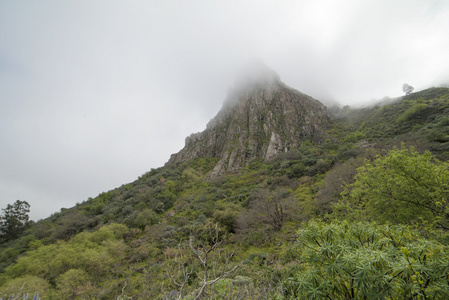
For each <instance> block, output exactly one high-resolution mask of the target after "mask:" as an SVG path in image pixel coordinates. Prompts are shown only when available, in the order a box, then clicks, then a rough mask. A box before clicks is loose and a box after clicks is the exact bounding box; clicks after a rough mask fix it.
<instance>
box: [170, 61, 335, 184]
mask: <svg viewBox="0 0 449 300" xmlns="http://www.w3.org/2000/svg"><path fill="white" fill-rule="evenodd" d="M254 70H256V71H254ZM248 75H249V76H248ZM328 122H329V116H328V113H327V109H326V107H325V106H324V105H323V104H321V103H320V102H319V101H318V100H315V99H313V98H312V97H310V96H307V95H305V94H303V93H301V92H299V91H296V90H294V89H292V88H290V87H288V86H286V85H285V84H284V83H282V82H281V80H280V79H279V76H278V75H277V74H276V73H275V72H274V71H271V70H269V69H267V68H259V71H257V68H256V69H255V68H252V69H251V73H249V74H247V75H245V79H244V80H240V81H239V83H238V84H236V87H235V88H234V90H233V91H231V92H230V93H229V95H228V97H227V99H226V100H225V102H224V104H223V107H222V109H221V110H220V111H219V112H218V114H217V115H216V116H215V117H214V118H213V119H212V120H211V121H210V122H209V123H208V124H207V127H206V130H204V131H203V132H201V133H194V134H191V135H190V136H189V137H187V138H186V141H185V147H184V148H183V149H182V150H181V151H180V152H178V153H176V154H173V155H172V156H171V157H170V160H169V162H168V163H174V162H180V161H187V160H190V159H193V158H197V157H218V158H220V160H219V162H218V163H217V165H216V166H215V168H214V170H213V171H212V172H211V174H209V177H210V178H214V177H217V176H220V175H223V174H225V173H227V172H236V171H239V170H240V169H241V168H242V167H244V166H246V165H247V164H248V163H250V162H251V161H252V160H254V159H257V158H262V159H264V160H270V159H272V158H274V157H276V156H277V155H278V154H279V153H282V152H287V151H290V150H291V149H294V148H297V147H299V146H300V145H301V143H303V142H305V141H311V142H314V143H321V142H322V141H323V140H324V139H325V137H326V134H325V131H324V127H325V126H326V125H327V124H328Z"/></svg>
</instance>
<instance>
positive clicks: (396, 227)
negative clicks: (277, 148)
mask: <svg viewBox="0 0 449 300" xmlns="http://www.w3.org/2000/svg"><path fill="white" fill-rule="evenodd" d="M448 112H449V90H448V89H440V88H433V89H429V90H426V91H422V92H418V93H411V94H409V95H407V96H405V97H404V98H403V99H402V100H401V101H396V102H394V103H392V104H389V105H385V106H383V107H373V108H366V109H361V110H354V109H351V108H349V107H346V108H344V109H343V110H341V111H340V112H337V113H336V114H335V117H334V118H333V121H332V122H333V124H332V126H331V127H330V128H329V130H328V137H327V140H326V141H325V142H323V143H322V144H313V143H311V142H309V141H305V142H304V143H303V144H302V145H300V146H299V147H297V148H296V149H291V150H290V151H289V152H286V153H282V154H280V155H278V156H277V157H276V158H274V159H273V160H271V161H263V160H254V161H252V162H251V163H250V164H248V165H247V166H246V167H245V168H244V169H242V170H241V171H240V172H238V173H230V174H226V175H224V176H223V177H221V178H218V179H214V180H209V179H208V176H207V174H208V173H209V172H210V171H211V170H212V169H213V168H214V166H215V165H216V163H217V162H218V160H217V159H216V158H198V159H194V160H191V161H188V162H183V163H176V164H169V165H167V166H165V167H162V168H158V169H152V170H151V171H149V172H147V173H145V174H143V175H142V176H140V177H139V178H138V179H137V180H136V181H134V182H132V183H128V184H124V185H122V186H121V187H119V188H117V189H114V190H111V191H108V192H104V193H101V194H100V195H98V196H97V197H95V198H89V199H88V200H86V201H84V202H82V203H79V204H77V205H76V206H75V207H72V208H69V209H62V210H61V211H60V212H58V213H55V214H53V215H52V216H51V217H49V218H47V219H45V220H41V221H39V222H36V223H33V222H28V219H26V216H27V213H28V211H27V209H28V208H27V207H26V206H24V203H25V202H20V203H19V204H22V205H19V206H17V209H16V208H15V207H16V206H14V205H11V206H8V207H7V208H6V209H4V210H3V212H4V214H3V216H2V219H1V220H2V223H1V225H2V227H1V231H2V240H1V243H0V297H3V298H4V299H5V298H7V297H9V296H11V295H13V294H14V295H15V297H21V296H23V295H25V293H29V294H30V295H33V294H34V293H35V292H39V296H40V297H41V299H447V298H448V297H449V295H448V294H449V283H448V278H449V267H448V262H449V252H448V246H449V235H448V228H449V224H448V223H449V222H448V221H449V220H448V218H449V217H448V216H449V210H448V203H447V201H448V199H447V197H448V196H447V195H448V194H449V163H448V160H449V144H448V143H449V118H448V117H447V113H448ZM336 116H338V117H336ZM9 216H15V217H14V218H12V219H11V218H10V217H9ZM13 220H21V221H20V222H18V223H17V222H16V223H14V222H13ZM7 224H16V225H14V226H12V227H7V226H6V225H7ZM8 226H9V225H8ZM7 228H12V229H13V230H11V231H8V230H9V229H7ZM8 232H11V233H12V235H9V234H8V235H7V233H8Z"/></svg>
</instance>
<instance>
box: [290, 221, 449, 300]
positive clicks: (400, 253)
mask: <svg viewBox="0 0 449 300" xmlns="http://www.w3.org/2000/svg"><path fill="white" fill-rule="evenodd" d="M297 241H298V242H297V244H296V248H295V250H297V251H295V252H296V253H298V261H299V262H300V264H301V268H300V269H299V270H298V272H296V274H295V276H294V277H292V278H289V280H288V281H285V282H284V289H285V290H284V291H285V293H284V296H285V298H286V299H335V300H337V299H342V300H343V299H391V300H396V299H397V300H399V299H449V298H448V297H449V282H448V281H447V276H448V267H447V262H448V260H449V247H448V246H445V245H442V244H440V243H438V242H435V241H430V240H427V239H424V238H423V237H422V236H420V234H419V233H418V232H417V231H414V230H411V229H410V227H408V226H405V225H393V226H390V225H378V224H376V223H364V222H361V223H351V222H348V221H345V222H334V223H331V224H326V223H323V222H310V223H308V224H306V225H305V226H303V227H302V229H301V230H299V231H298V239H297Z"/></svg>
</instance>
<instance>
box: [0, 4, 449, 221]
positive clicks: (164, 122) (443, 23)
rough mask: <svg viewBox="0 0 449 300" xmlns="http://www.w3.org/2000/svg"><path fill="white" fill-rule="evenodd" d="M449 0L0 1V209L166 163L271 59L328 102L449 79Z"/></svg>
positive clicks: (111, 183) (89, 190) (93, 191)
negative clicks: (255, 67)
mask: <svg viewBox="0 0 449 300" xmlns="http://www.w3.org/2000/svg"><path fill="white" fill-rule="evenodd" d="M448 28H449V2H448V1H431V0H429V1H419V0H415V1H410V0H409V1H405V0H402V1H384V0H381V1H355V0H354V1H351V0H344V1H331V0H328V1H319V0H313V1H282V2H279V1H225V2H223V1H221V2H216V1H113V0H99V1H87V0H85V1H74V0H73V1H71V0H69V1H45V0H42V1H21V0H17V1H2V2H1V3H0V138H1V141H2V147H0V208H4V207H6V205H7V204H8V203H12V202H14V201H15V200H17V199H20V200H25V201H28V202H29V203H30V205H31V217H32V218H33V219H34V220H37V219H40V218H45V217H47V216H49V215H50V214H52V213H54V212H57V211H59V210H60V209H61V208H62V207H71V206H73V205H75V204H76V203H77V202H82V201H84V200H86V199H87V198H88V197H95V196H96V195H98V194H99V193H101V192H103V191H108V190H110V189H113V188H116V187H118V186H120V185H122V184H124V183H128V182H131V181H133V180H135V179H136V178H137V177H138V176H140V175H142V174H143V173H145V172H147V171H149V170H150V169H151V168H157V167H160V166H162V165H163V164H164V163H165V162H166V161H167V160H168V158H169V157H170V154H172V153H175V152H177V151H179V150H180V149H181V148H182V147H183V145H184V139H185V137H186V136H188V135H189V134H191V133H192V132H198V131H202V130H204V129H205V128H206V124H207V122H208V121H209V120H210V119H212V118H213V117H214V116H215V114H216V113H217V112H218V111H219V109H220V108H221V106H222V104H223V101H224V100H225V98H226V95H227V92H228V91H229V90H230V89H232V88H233V86H234V85H235V83H236V78H239V76H240V75H239V74H240V73H241V70H242V68H244V66H245V65H247V64H248V63H251V62H253V61H262V62H263V63H264V64H266V65H267V66H269V67H270V68H272V69H273V70H274V71H275V72H276V73H277V74H278V75H279V77H280V79H281V80H282V81H283V82H284V83H286V84H287V85H289V86H291V87H293V88H295V89H297V90H299V91H301V92H303V93H306V94H309V95H311V96H313V97H314V98H316V99H318V100H321V101H323V102H325V103H328V104H329V103H334V102H335V103H339V104H341V105H360V104H361V103H365V102H368V101H370V100H372V99H381V98H384V97H386V96H389V97H397V96H400V95H402V90H401V89H402V84H403V83H408V84H410V85H412V86H414V87H415V91H419V90H421V89H424V88H427V87H430V86H438V85H440V84H448V83H449V60H448V59H447V53H449V34H448V33H447V31H448Z"/></svg>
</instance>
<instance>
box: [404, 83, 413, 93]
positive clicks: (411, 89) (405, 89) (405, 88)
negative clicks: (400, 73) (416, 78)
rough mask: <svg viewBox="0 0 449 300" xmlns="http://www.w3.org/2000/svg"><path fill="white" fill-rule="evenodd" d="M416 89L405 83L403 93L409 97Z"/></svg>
mask: <svg viewBox="0 0 449 300" xmlns="http://www.w3.org/2000/svg"><path fill="white" fill-rule="evenodd" d="M414 89H415V88H414V87H412V86H411V85H408V84H407V83H404V84H403V85H402V91H403V92H404V93H405V94H406V95H409V94H410V93H411V92H413V90H414Z"/></svg>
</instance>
